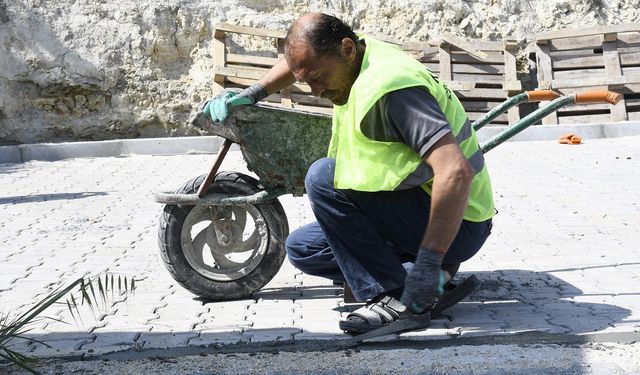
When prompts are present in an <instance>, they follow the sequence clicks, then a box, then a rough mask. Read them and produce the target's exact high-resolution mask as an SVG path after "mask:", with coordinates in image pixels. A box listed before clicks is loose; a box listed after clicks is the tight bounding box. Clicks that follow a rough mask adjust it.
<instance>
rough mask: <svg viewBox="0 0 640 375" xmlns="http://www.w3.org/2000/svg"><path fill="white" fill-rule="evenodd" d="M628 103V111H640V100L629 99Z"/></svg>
mask: <svg viewBox="0 0 640 375" xmlns="http://www.w3.org/2000/svg"><path fill="white" fill-rule="evenodd" d="M625 101H626V102H627V110H631V111H638V110H640V98H628V99H625Z"/></svg>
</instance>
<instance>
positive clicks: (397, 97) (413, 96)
mask: <svg viewBox="0 0 640 375" xmlns="http://www.w3.org/2000/svg"><path fill="white" fill-rule="evenodd" d="M360 129H361V130H362V134H364V135H365V136H366V137H368V138H370V139H373V140H376V141H384V142H401V143H404V144H406V145H408V146H409V147H411V149H412V150H414V151H415V152H416V154H418V155H420V157H422V156H424V155H425V154H426V153H427V151H429V149H430V148H431V147H432V146H433V145H434V143H436V142H437V141H438V140H439V139H440V138H442V137H443V136H444V135H445V134H447V133H450V132H451V126H450V125H449V122H448V121H447V118H446V117H445V115H444V113H442V110H441V109H440V106H439V105H438V102H437V101H436V99H435V98H434V97H433V96H431V94H429V93H428V92H427V91H426V90H425V89H424V88H421V87H410V88H406V89H401V90H396V91H391V92H389V93H387V94H386V95H384V96H383V97H382V98H380V99H379V100H378V101H377V102H376V103H375V104H374V105H373V107H371V109H370V110H369V112H368V113H367V114H366V115H365V117H364V119H363V120H362V123H361V124H360ZM431 177H433V170H432V169H431V167H429V166H428V165H427V164H426V163H424V162H423V163H422V164H421V165H420V166H419V167H418V169H416V171H415V172H414V173H412V174H411V175H409V176H408V177H407V178H406V179H405V180H404V181H403V182H402V183H401V184H400V185H399V186H398V187H397V188H396V190H404V189H409V188H412V187H415V186H419V185H422V184H423V183H425V182H427V181H428V180H430V179H431Z"/></svg>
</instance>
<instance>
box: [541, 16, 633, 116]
mask: <svg viewBox="0 0 640 375" xmlns="http://www.w3.org/2000/svg"><path fill="white" fill-rule="evenodd" d="M535 44H536V47H535V48H536V60H537V70H538V86H539V87H540V88H543V89H553V90H556V91H559V92H561V93H571V92H576V91H581V90H595V89H608V90H612V91H616V92H618V93H620V94H623V95H624V99H623V100H621V101H620V102H619V103H618V104H616V105H610V104H601V105H588V106H571V107H566V108H564V109H561V110H560V111H558V112H556V113H553V114H551V115H549V116H548V117H546V118H545V119H543V124H558V123H561V124H562V123H589V122H608V121H625V120H640V23H635V24H622V25H612V26H601V27H596V28H592V29H588V30H579V31H572V30H564V31H559V32H552V33H546V34H541V35H537V36H536V39H535Z"/></svg>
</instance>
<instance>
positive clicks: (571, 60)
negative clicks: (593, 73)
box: [551, 55, 604, 70]
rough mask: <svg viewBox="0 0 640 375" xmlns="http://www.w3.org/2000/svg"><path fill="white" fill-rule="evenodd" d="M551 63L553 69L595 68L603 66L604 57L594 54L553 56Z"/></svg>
mask: <svg viewBox="0 0 640 375" xmlns="http://www.w3.org/2000/svg"><path fill="white" fill-rule="evenodd" d="M551 64H552V66H553V70H557V69H593V68H603V67H604V60H603V59H602V55H592V56H575V55H568V56H558V57H555V56H554V57H553V59H552V61H551Z"/></svg>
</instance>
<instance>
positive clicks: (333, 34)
mask: <svg viewBox="0 0 640 375" xmlns="http://www.w3.org/2000/svg"><path fill="white" fill-rule="evenodd" d="M315 21H316V22H314V23H313V24H312V25H311V27H309V28H306V29H305V30H304V31H303V32H302V35H301V36H302V37H303V38H304V39H305V40H306V41H307V43H309V47H311V50H312V51H313V52H314V53H315V54H316V55H318V56H338V55H339V54H340V46H341V45H342V39H344V38H349V39H351V40H353V42H354V43H355V44H358V36H357V35H356V34H355V33H354V32H353V29H352V28H351V27H350V26H349V25H347V24H346V23H344V22H343V21H342V20H341V19H339V18H337V17H334V16H330V15H328V14H324V13H320V14H319V15H318V18H317V20H315ZM298 32H299V31H298ZM291 33H292V29H289V32H287V37H286V39H285V44H289V37H290V35H291Z"/></svg>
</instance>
